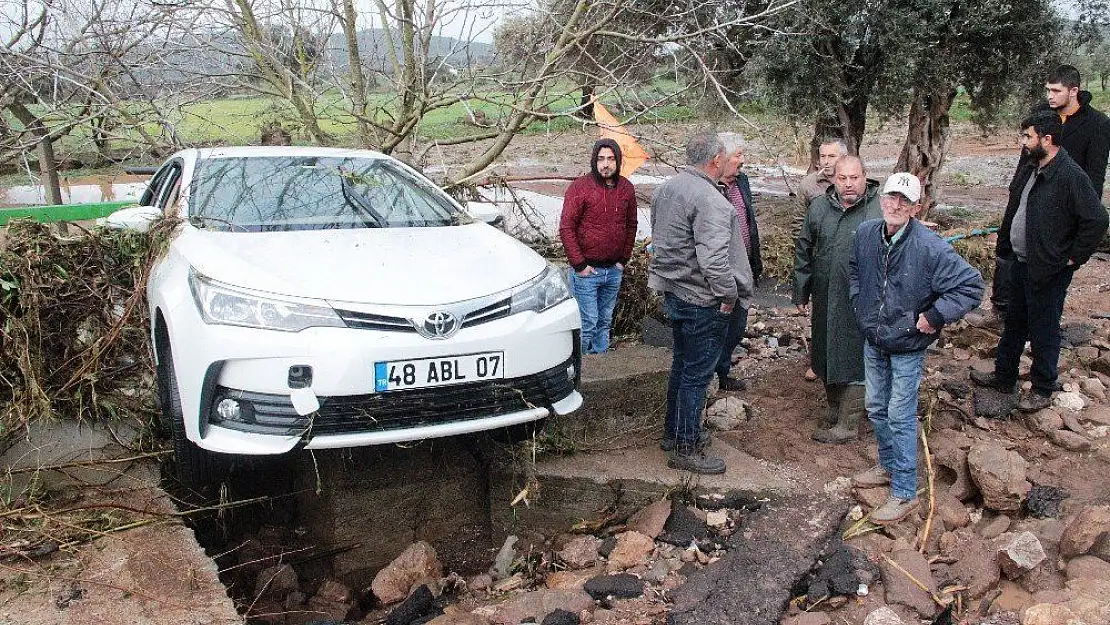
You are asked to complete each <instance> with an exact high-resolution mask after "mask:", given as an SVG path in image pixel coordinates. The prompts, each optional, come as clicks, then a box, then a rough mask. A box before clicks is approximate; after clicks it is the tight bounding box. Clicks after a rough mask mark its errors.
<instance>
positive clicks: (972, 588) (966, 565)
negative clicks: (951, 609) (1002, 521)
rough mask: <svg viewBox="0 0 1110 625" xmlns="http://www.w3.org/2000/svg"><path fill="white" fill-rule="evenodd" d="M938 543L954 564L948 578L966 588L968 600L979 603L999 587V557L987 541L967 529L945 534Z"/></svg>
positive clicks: (950, 567)
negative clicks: (978, 600) (943, 538)
mask: <svg viewBox="0 0 1110 625" xmlns="http://www.w3.org/2000/svg"><path fill="white" fill-rule="evenodd" d="M945 537H946V540H943V541H941V547H942V549H941V550H942V552H943V553H944V555H946V556H948V557H950V558H953V559H954V560H955V561H954V562H953V563H952V564H951V565H950V566H949V569H948V570H949V572H950V573H951V575H952V576H953V577H954V578H956V579H958V580H960V581H961V582H963V583H964V584H966V585H967V587H968V590H967V593H968V597H970V598H972V599H978V598H979V597H982V596H984V595H986V594H987V593H988V592H990V591H991V590H994V588H995V587H997V586H998V581H999V579H1000V575H1001V573H1000V571H999V566H998V557H997V555H996V552H995V550H994V549H992V547H991V544H990V542H989V541H987V540H985V539H983V538H982V537H980V536H979V535H977V534H976V533H975V532H972V531H971V530H969V529H965V530H959V531H956V532H952V533H950V534H945Z"/></svg>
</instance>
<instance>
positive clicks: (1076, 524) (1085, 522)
mask: <svg viewBox="0 0 1110 625" xmlns="http://www.w3.org/2000/svg"><path fill="white" fill-rule="evenodd" d="M1107 532H1110V506H1087V507H1085V508H1083V509H1082V510H1080V511H1079V514H1077V515H1075V516H1074V517H1072V518H1071V519H1069V520H1068V523H1067V525H1066V526H1065V527H1064V534H1063V536H1061V537H1060V555H1061V556H1062V557H1064V558H1072V557H1075V556H1078V555H1083V554H1085V553H1087V552H1088V551H1090V550H1091V547H1094V546H1095V544H1096V543H1097V542H1098V540H1099V539H1100V538H1101V537H1102V536H1103V535H1105V534H1106V533H1107Z"/></svg>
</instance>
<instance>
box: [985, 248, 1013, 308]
mask: <svg viewBox="0 0 1110 625" xmlns="http://www.w3.org/2000/svg"><path fill="white" fill-rule="evenodd" d="M1013 266H1014V257H1013V256H1009V257H998V258H995V259H994V280H993V281H991V307H992V308H994V313H995V314H996V315H1002V314H1004V313H1005V312H1006V306H1007V305H1008V304H1009V302H1010V272H1011V271H1013Z"/></svg>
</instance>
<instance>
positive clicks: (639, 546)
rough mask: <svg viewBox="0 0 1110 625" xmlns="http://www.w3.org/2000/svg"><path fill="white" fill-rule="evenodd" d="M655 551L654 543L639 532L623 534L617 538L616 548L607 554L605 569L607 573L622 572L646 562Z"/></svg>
mask: <svg viewBox="0 0 1110 625" xmlns="http://www.w3.org/2000/svg"><path fill="white" fill-rule="evenodd" d="M653 551H655V541H654V540H652V539H651V538H650V537H648V536H644V535H643V534H641V533H640V532H623V533H622V534H620V535H619V536H617V546H616V547H615V548H614V549H613V551H612V552H611V553H610V554H609V562H608V564H607V566H606V568H608V569H609V571H613V572H615V571H623V570H624V569H630V568H632V567H634V566H640V565H642V564H644V563H646V562H647V559H648V556H650V555H651V553H652V552H653Z"/></svg>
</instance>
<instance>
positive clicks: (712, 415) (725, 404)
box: [706, 395, 749, 432]
mask: <svg viewBox="0 0 1110 625" xmlns="http://www.w3.org/2000/svg"><path fill="white" fill-rule="evenodd" d="M748 409H749V406H748V405H747V403H745V402H744V401H743V400H741V399H740V398H739V397H733V396H731V395H726V396H725V397H723V398H721V399H718V400H717V401H715V402H713V404H712V405H711V406H709V409H708V410H707V411H706V421H707V422H708V423H709V426H710V427H711V428H713V429H714V430H718V431H722V432H727V431H730V430H735V429H736V428H737V427H739V426H740V424H741V423H744V422H745V421H747V420H748V414H749V412H748Z"/></svg>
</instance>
